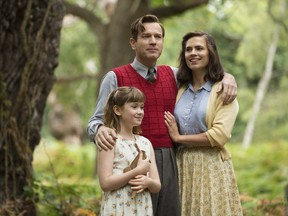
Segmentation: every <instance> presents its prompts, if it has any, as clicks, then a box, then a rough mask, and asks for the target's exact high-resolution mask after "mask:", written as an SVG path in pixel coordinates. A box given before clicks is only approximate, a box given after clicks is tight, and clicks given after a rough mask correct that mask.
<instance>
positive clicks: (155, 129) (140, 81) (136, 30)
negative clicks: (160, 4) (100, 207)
mask: <svg viewBox="0 0 288 216" xmlns="http://www.w3.org/2000/svg"><path fill="white" fill-rule="evenodd" d="M164 36H165V30H164V27H163V26H162V24H161V23H160V22H159V20H158V18H157V17H156V16H154V15H145V16H143V17H140V18H138V19H137V20H135V21H134V22H133V23H132V25H131V38H130V45H131V48H132V49H133V50H134V51H135V55H136V57H135V59H134V61H133V62H132V63H131V64H127V65H124V66H120V67H118V68H114V69H113V70H112V71H109V72H108V73H107V74H106V76H105V77H104V78H103V80H102V83H101V86H100V92H99V96H98V100H97V104H96V110H95V113H94V115H93V116H92V117H91V119H90V120H89V123H88V128H87V130H88V133H89V136H90V140H91V141H95V143H96V144H97V146H98V148H99V149H100V150H101V149H103V150H107V149H108V148H109V149H112V148H113V145H114V143H115V139H116V138H117V137H116V133H115V131H114V130H113V129H111V128H108V127H106V126H104V125H103V121H102V118H103V105H104V103H105V102H106V100H107V97H108V94H109V93H110V92H111V91H112V90H114V89H115V88H117V87H118V86H135V87H137V88H139V89H140V90H141V91H143V92H144V94H145V95H146V102H145V108H144V109H145V115H144V119H143V122H142V125H141V129H142V134H141V135H143V136H145V137H147V138H148V139H149V140H150V141H151V143H152V145H153V147H154V150H155V157H156V164H157V168H158V172H159V176H160V180H161V191H160V192H159V193H157V194H152V202H153V211H154V215H157V216H177V215H179V206H180V205H179V194H178V176H177V166H176V160H175V153H174V146H173V143H172V141H171V139H170V137H169V135H168V132H167V128H166V125H165V122H164V111H170V112H172V113H173V112H174V105H175V98H176V94H177V82H176V78H175V77H176V76H175V75H176V72H177V68H172V67H169V66H163V65H162V66H157V64H156V63H157V59H158V58H159V57H160V55H161V52H162V49H163V39H164ZM155 73H156V74H155ZM155 76H156V80H155ZM231 77H232V76H231V75H229V74H228V75H225V79H224V81H223V82H225V80H226V81H227V79H228V80H229V79H230V80H232V81H229V82H228V84H226V85H224V87H223V94H224V95H226V97H224V99H223V102H224V103H229V102H231V101H233V100H234V99H235V97H236V83H235V80H234V77H232V78H231ZM231 83H232V85H231ZM220 90H221V89H219V91H220ZM227 92H230V93H229V94H228V95H227Z"/></svg>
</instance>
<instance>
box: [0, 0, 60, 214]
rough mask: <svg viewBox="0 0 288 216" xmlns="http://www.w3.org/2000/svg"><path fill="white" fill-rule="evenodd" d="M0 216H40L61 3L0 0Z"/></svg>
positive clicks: (34, 0) (50, 0)
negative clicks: (41, 161) (45, 120)
mask: <svg viewBox="0 0 288 216" xmlns="http://www.w3.org/2000/svg"><path fill="white" fill-rule="evenodd" d="M0 14H1V15H0V23H1V24H0V34H1V37H0V49H1V52H0V161H1V162H0V163H1V166H0V206H1V207H0V215H29V216H33V215H37V210H36V206H35V202H34V198H33V195H30V196H29V195H28V194H31V193H26V192H27V190H26V189H27V188H28V189H29V187H30V186H31V184H32V181H33V179H32V172H33V168H32V160H33V151H34V149H35V147H36V146H37V145H38V144H39V142H40V129H41V126H42V116H43V112H44V108H45V104H46V99H47V96H48V94H49V92H50V90H51V88H52V86H53V83H54V81H55V77H54V70H55V68H56V67H57V64H58V60H57V59H58V49H59V39H60V30H61V26H62V19H63V16H64V9H63V2H62V0H9V1H7V0H1V1H0Z"/></svg>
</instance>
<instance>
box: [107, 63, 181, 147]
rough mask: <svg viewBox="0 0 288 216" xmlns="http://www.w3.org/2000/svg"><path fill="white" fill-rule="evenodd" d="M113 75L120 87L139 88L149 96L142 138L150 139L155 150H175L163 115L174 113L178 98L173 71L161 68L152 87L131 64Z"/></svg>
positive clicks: (168, 68) (158, 68)
mask: <svg viewBox="0 0 288 216" xmlns="http://www.w3.org/2000/svg"><path fill="white" fill-rule="evenodd" d="M113 71H114V72H115V74H116V77H117V82H118V86H134V87H137V88H138V89H140V90H141V91H142V92H143V93H144V94H145V96H146V101H145V106H144V112H145V114H144V118H143V121H142V125H141V129H142V134H141V135H143V136H145V137H147V138H148V139H149V140H150V141H151V143H152V145H153V147H154V148H163V147H164V148H171V147H173V143H172V140H171V139H170V137H169V134H168V131H167V128H166V125H165V121H164V111H170V112H171V113H173V112H174V106H175V99H176V95H177V84H176V81H175V77H174V74H173V71H172V70H171V68H170V67H168V66H158V67H157V79H156V81H155V82H154V83H149V82H148V81H147V80H146V79H144V78H143V77H142V76H141V75H139V74H138V73H137V72H136V71H135V70H134V68H133V67H132V66H131V65H130V64H129V65H124V66H120V67H118V68H114V69H113Z"/></svg>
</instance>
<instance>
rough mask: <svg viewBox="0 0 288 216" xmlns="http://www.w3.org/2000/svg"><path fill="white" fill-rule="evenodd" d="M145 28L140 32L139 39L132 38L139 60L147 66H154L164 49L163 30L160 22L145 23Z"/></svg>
mask: <svg viewBox="0 0 288 216" xmlns="http://www.w3.org/2000/svg"><path fill="white" fill-rule="evenodd" d="M143 26H144V27H145V30H144V31H143V32H139V34H138V38H137V41H135V40H134V39H132V38H131V39H130V44H131V47H132V49H133V50H135V53H136V57H137V60H138V61H140V62H141V63H142V64H144V65H146V66H154V65H155V64H156V61H157V59H158V58H159V57H160V55H161V53H162V49H163V36H162V34H163V32H162V29H161V27H160V25H159V24H158V23H144V24H143Z"/></svg>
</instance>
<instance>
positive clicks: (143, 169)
mask: <svg viewBox="0 0 288 216" xmlns="http://www.w3.org/2000/svg"><path fill="white" fill-rule="evenodd" d="M113 161H114V149H113V150H110V149H109V150H107V151H97V173H98V176H99V182H100V186H101V188H102V190H103V191H104V192H107V191H112V190H116V189H119V188H121V187H123V186H125V185H126V184H128V182H129V180H130V179H132V178H134V177H135V176H137V175H140V174H141V173H147V172H148V171H149V170H150V163H149V159H148V158H146V159H145V160H143V159H142V156H140V157H139V162H138V165H137V167H136V168H135V169H132V170H130V171H128V172H126V173H123V174H118V175H113Z"/></svg>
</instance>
